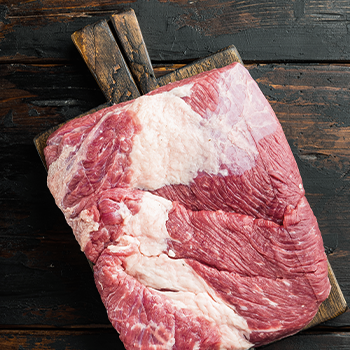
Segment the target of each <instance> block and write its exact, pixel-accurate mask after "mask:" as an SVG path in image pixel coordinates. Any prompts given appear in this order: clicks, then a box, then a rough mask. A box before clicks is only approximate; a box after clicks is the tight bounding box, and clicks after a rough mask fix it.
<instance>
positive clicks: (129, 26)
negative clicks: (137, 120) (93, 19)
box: [111, 9, 158, 95]
mask: <svg viewBox="0 0 350 350" xmlns="http://www.w3.org/2000/svg"><path fill="white" fill-rule="evenodd" d="M111 22H112V23H113V26H114V28H115V30H116V35H117V37H118V39H119V42H120V44H121V46H122V48H123V51H124V57H125V59H126V61H127V63H128V67H129V68H130V71H131V73H132V75H133V76H134V78H135V81H136V84H137V85H138V87H139V89H140V92H141V95H144V94H146V93H147V92H150V91H152V90H154V89H155V88H157V86H158V83H157V79H156V77H155V75H154V71H153V67H152V63H151V60H150V58H149V56H148V51H147V48H146V44H145V42H144V40H143V36H142V33H141V29H140V26H139V23H138V21H137V18H136V15H135V12H134V10H132V9H130V10H129V11H125V12H122V13H118V14H114V15H112V16H111Z"/></svg>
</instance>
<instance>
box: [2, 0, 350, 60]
mask: <svg viewBox="0 0 350 350" xmlns="http://www.w3.org/2000/svg"><path fill="white" fill-rule="evenodd" d="M2 4H3V5H2V12H1V13H2V21H1V22H2V25H1V34H0V49H1V52H0V60H2V61H8V60H21V59H24V58H25V59H33V60H35V59H40V60H50V59H61V60H71V59H77V58H78V55H76V53H75V52H74V49H73V48H72V45H71V43H70V35H71V34H72V33H73V32H74V31H76V30H79V29H80V28H82V27H84V26H86V25H89V24H91V23H94V22H96V21H98V20H100V19H106V18H109V16H110V15H111V14H113V13H115V12H119V11H121V10H125V8H132V9H134V11H135V13H136V15H137V18H138V21H139V23H140V27H141V29H142V33H143V36H144V39H145V42H146V44H147V48H148V51H149V54H150V57H151V59H152V61H164V60H165V61H178V60H186V59H197V58H200V57H204V56H207V55H209V54H211V53H213V52H216V51H218V50H220V49H221V48H223V47H227V46H229V45H231V44H233V45H235V46H236V47H237V49H238V51H239V52H240V54H241V56H242V59H243V61H244V62H247V61H275V62H276V61H282V60H284V61H285V60H290V61H310V60H311V61H316V60H317V61H337V62H338V61H341V60H345V61H349V60H350V37H349V35H348V33H347V28H348V27H349V25H350V17H349V15H348V14H349V12H350V3H349V1H347V0H337V1H332V0H327V1H311V0H305V1H300V0H296V1H286V0H279V1H274V2H266V1H253V0H249V1H241V2H237V1H231V0H226V1H220V2H218V1H216V0H204V1H200V2H197V1H183V0H177V1H176V0H168V1H166V0H164V1H143V0H136V1H133V2H129V1H117V2H116V1H111V0H106V1H103V2H91V1H89V2H87V3H86V4H85V3H84V4H82V3H81V2H78V1H74V0H69V1H68V0H67V1H65V2H63V3H62V2H55V3H54V2H53V1H52V0H44V1H41V2H35V1H26V2H20V1H15V2H14V3H13V2H12V1H9V0H7V1H5V2H3V3H2ZM154 14H156V16H155V15H154Z"/></svg>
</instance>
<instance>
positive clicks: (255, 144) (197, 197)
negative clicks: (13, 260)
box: [45, 63, 330, 350]
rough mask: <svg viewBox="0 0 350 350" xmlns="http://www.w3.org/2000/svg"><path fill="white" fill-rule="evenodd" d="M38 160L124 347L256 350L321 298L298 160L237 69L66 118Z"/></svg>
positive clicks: (321, 277)
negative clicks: (89, 265)
mask: <svg viewBox="0 0 350 350" xmlns="http://www.w3.org/2000/svg"><path fill="white" fill-rule="evenodd" d="M45 157H46V162H47V165H48V167H49V174H48V186H49V188H50V191H51V192H52V194H53V196H54V198H55V200H56V203H57V205H58V206H59V207H60V209H61V210H62V212H63V213H64V215H65V217H66V220H67V222H68V224H69V225H70V226H71V227H72V229H73V232H74V234H75V237H76V239H77V241H78V242H79V244H80V246H81V249H82V251H84V253H85V254H86V256H87V258H88V259H89V260H91V261H92V262H93V263H94V264H95V266H94V275H95V281H96V286H97V288H98V290H99V292H100V294H101V298H102V301H103V302H104V304H105V306H106V309H107V312H108V316H109V318H110V320H111V322H112V324H113V326H114V327H115V328H116V329H117V330H118V332H119V333H120V337H121V340H122V341H123V343H124V345H125V347H126V349H159V350H161V349H194V350H197V349H248V348H250V347H252V346H260V345H263V344H266V343H269V342H271V341H274V340H277V339H280V338H282V337H285V336H288V335H291V334H294V333H296V332H297V331H299V330H300V329H302V328H303V327H304V326H305V325H307V324H308V322H310V321H311V320H312V318H313V317H314V316H315V314H316V312H317V310H318V306H319V305H320V304H321V302H322V301H324V300H325V299H326V297H327V296H328V293H329V291H330V284H329V281H328V274H327V259H326V256H325V254H324V249H323V243H322V238H321V234H320V231H319V228H318V225H317V221H316V218H315V216H314V215H313V213H312V210H311V208H310V206H309V204H308V202H307V200H306V198H305V192H304V188H303V185H302V180H301V177H300V174H299V171H298V168H297V164H296V162H295V160H294V157H293V155H292V152H291V150H290V148H289V145H288V143H287V141H286V138H285V136H284V133H283V131H282V128H281V125H280V124H279V122H278V120H277V118H276V116H275V114H274V112H273V110H272V109H271V107H270V105H269V104H268V102H267V101H266V99H265V97H264V96H263V94H262V93H261V91H260V90H259V88H258V86H257V84H256V83H255V82H254V80H253V79H252V78H251V77H250V75H249V73H248V72H247V70H246V69H245V68H244V67H243V66H241V65H240V64H238V63H234V64H232V65H230V66H227V67H224V68H221V69H217V70H212V71H209V72H205V73H202V74H199V75H197V76H195V77H192V78H189V79H186V80H182V81H180V82H176V83H172V84H169V85H167V86H164V87H162V88H159V89H157V90H155V91H153V92H151V93H149V94H147V95H144V96H142V97H140V98H138V99H136V100H133V101H129V102H126V103H122V104H119V105H115V106H112V107H109V108H106V109H104V110H100V111H98V112H96V113H94V114H91V115H88V116H86V117H83V118H79V119H75V120H72V121H70V122H68V123H67V124H65V125H64V126H63V127H61V128H60V129H59V130H57V131H56V132H55V133H54V134H52V135H51V137H50V138H49V140H48V142H47V147H46V148H45Z"/></svg>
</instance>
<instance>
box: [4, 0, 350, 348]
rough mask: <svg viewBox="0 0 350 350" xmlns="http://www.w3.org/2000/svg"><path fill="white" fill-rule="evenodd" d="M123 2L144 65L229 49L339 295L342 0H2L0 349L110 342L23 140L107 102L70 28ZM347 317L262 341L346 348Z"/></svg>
mask: <svg viewBox="0 0 350 350" xmlns="http://www.w3.org/2000/svg"><path fill="white" fill-rule="evenodd" d="M129 7H131V8H133V9H134V10H135V13H136V15H137V18H138V20H139V23H140V27H141V29H142V33H143V36H144V40H145V43H146V45H147V48H148V49H149V53H150V58H151V60H152V62H153V64H154V67H155V69H154V71H155V74H156V75H157V76H159V75H162V74H164V73H167V72H170V71H171V70H173V68H179V67H181V64H182V63H188V62H190V61H191V60H192V59H196V58H200V57H203V56H207V55H208V54H211V53H213V52H215V51H217V50H219V49H221V48H223V47H226V46H229V45H231V44H234V45H235V46H236V47H237V48H238V51H239V53H240V54H241V56H242V59H243V61H244V62H245V63H246V66H247V68H248V69H249V71H250V73H251V74H252V76H253V77H254V78H255V79H256V80H257V82H258V84H259V85H260V88H261V89H262V91H263V92H264V93H265V95H266V96H267V98H268V100H269V101H270V103H271V105H272V107H273V108H274V110H275V111H276V114H277V116H278V118H279V120H280V121H281V124H282V126H283V128H284V131H285V133H286V136H287V138H288V141H289V143H290V146H291V148H292V151H293V153H294V155H295V157H296V160H297V162H298V165H299V168H300V172H301V175H302V177H303V181H304V187H305V189H306V192H307V193H306V195H307V198H308V200H309V202H310V204H311V206H312V208H313V210H314V212H315V215H316V216H317V218H318V221H319V225H320V228H321V231H322V234H323V238H324V243H325V246H326V247H327V252H328V253H329V255H328V259H329V261H330V263H331V266H332V268H333V270H334V273H335V276H336V277H337V280H338V282H339V285H340V287H341V289H342V291H343V293H344V296H345V299H346V300H347V302H348V303H349V301H350V273H349V266H350V265H349V264H350V236H349V227H350V224H349V222H350V188H349V180H350V161H349V160H350V154H349V153H350V147H349V146H350V115H349V113H350V112H349V105H350V103H349V102H350V90H349V89H350V65H349V62H350V52H349V50H350V49H349V48H350V45H349V35H348V27H349V23H348V22H349V18H350V17H349V11H350V3H349V2H348V1H313V2H311V1H293V2H288V1H275V2H274V3H273V4H272V3H266V2H260V3H258V2H253V1H247V2H231V1H222V2H220V3H219V2H217V1H202V2H201V4H200V5H198V3H197V2H187V1H186V2H185V1H180V0H179V1H149V2H145V1H141V0H138V1H134V2H130V3H129V2H109V1H103V2H99V3H97V2H93V1H85V2H82V1H80V2H79V1H76V0H71V1H63V2H53V1H49V0H48V1H45V0H44V1H41V2H40V3H39V2H35V1H34V2H19V1H11V2H10V1H8V2H7V1H3V2H2V3H1V5H0V23H1V24H0V27H1V31H0V49H1V51H0V62H1V63H0V101H1V103H0V164H1V166H0V247H1V249H0V264H1V268H0V348H1V349H5V350H7V349H11V350H12V349H79V350H80V349H96V348H104V349H116V348H120V349H122V345H121V344H120V342H119V340H118V337H117V335H116V334H115V332H114V331H113V329H112V328H111V326H110V325H109V322H108V319H107V317H106V314H105V310H104V308H103V306H102V303H101V301H100V299H99V296H98V293H97V291H96V288H95V286H94V282H93V279H92V275H91V271H90V267H89V266H88V264H87V263H86V259H85V257H84V256H83V254H82V253H81V252H80V251H79V247H78V244H77V243H76V242H75V240H74V237H72V234H71V230H70V228H69V227H67V225H66V223H65V221H64V218H63V216H62V214H61V213H60V211H59V209H58V208H56V206H55V204H54V202H53V200H52V197H51V195H50V193H49V192H48V190H47V188H46V184H45V181H46V171H45V168H44V167H43V165H42V164H41V160H40V157H39V156H38V154H37V151H36V149H35V147H34V145H33V141H32V140H33V138H34V137H35V135H37V134H38V133H40V132H42V131H45V130H47V129H48V128H50V127H52V126H55V125H58V124H59V123H62V122H64V121H66V120H68V119H70V118H73V117H75V116H77V115H79V114H82V113H84V112H86V111H88V110H90V109H92V108H94V107H96V106H99V105H101V104H103V103H105V102H106V98H105V96H104V95H103V94H102V92H101V91H100V89H99V86H98V84H97V83H96V81H95V80H94V78H93V77H92V75H91V73H90V71H89V69H88V68H87V67H86V65H85V63H84V61H83V59H82V58H81V56H80V54H79V53H78V51H77V49H76V48H75V46H74V44H73V42H72V41H71V39H70V36H71V34H72V33H73V32H74V31H76V30H79V29H81V28H83V27H84V26H86V25H89V24H91V23H95V22H96V21H98V20H101V19H105V18H109V16H110V15H111V14H112V13H114V12H116V11H118V10H121V9H125V8H129ZM247 63H248V64H247ZM349 326H350V313H349V312H346V313H345V314H343V315H341V316H339V317H337V318H335V319H334V320H331V321H328V322H325V323H324V324H321V325H319V326H317V327H314V328H311V329H308V330H307V331H303V332H301V333H299V334H298V335H295V336H293V337H290V338H287V339H285V340H282V341H280V342H276V343H274V344H271V345H268V346H266V347H264V348H265V349H293V350H294V349H302V350H306V349H312V350H313V349H322V350H323V349H348V348H350V337H349V334H350V333H349V330H350V327H349Z"/></svg>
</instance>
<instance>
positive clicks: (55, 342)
mask: <svg viewBox="0 0 350 350" xmlns="http://www.w3.org/2000/svg"><path fill="white" fill-rule="evenodd" d="M0 343H1V345H2V350H17V349H26V350H39V349H40V350H58V349H70V350H96V349H105V350H118V349H119V350H123V349H124V346H123V344H122V343H121V342H120V340H119V337H118V334H117V332H116V331H114V330H113V329H105V328H102V329H101V328H100V329H91V330H89V329H79V330H74V329H73V330H67V329H64V330H50V329H47V330H45V329H44V330H11V329H3V330H0ZM349 344H350V333H346V332H341V333H336V334H334V333H326V334H317V333H316V334H314V333H311V332H303V333H300V334H297V335H295V336H292V337H289V338H285V339H283V340H280V341H278V342H276V343H273V344H270V345H267V346H263V347H260V348H258V349H262V350H263V349H264V350H277V349H278V350H280V349H284V350H314V349H317V350H348V349H349Z"/></svg>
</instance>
